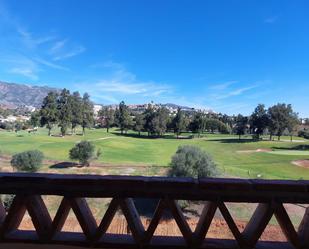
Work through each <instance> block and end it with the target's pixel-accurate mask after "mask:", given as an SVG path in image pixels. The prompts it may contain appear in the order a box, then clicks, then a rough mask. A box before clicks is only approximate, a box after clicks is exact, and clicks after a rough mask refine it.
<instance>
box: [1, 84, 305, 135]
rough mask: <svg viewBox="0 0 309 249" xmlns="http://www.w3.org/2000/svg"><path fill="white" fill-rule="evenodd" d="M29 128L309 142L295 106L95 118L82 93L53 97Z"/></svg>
mask: <svg viewBox="0 0 309 249" xmlns="http://www.w3.org/2000/svg"><path fill="white" fill-rule="evenodd" d="M307 123H308V120H307ZM29 124H31V126H32V127H38V126H41V127H43V126H45V127H46V128H47V129H48V135H51V130H52V128H53V127H55V126H58V127H59V128H60V131H61V135H62V136H65V135H66V133H67V132H68V130H70V131H71V133H72V134H74V133H75V130H76V128H77V127H78V126H80V127H82V130H83V134H84V133H85V129H86V128H91V127H95V126H98V127H104V128H106V129H107V132H108V131H109V129H110V128H111V127H118V128H119V130H120V131H121V133H122V134H123V133H126V132H127V131H128V130H134V131H136V132H137V133H138V134H139V135H141V134H142V132H143V133H147V134H148V136H149V137H155V136H156V137H159V136H163V135H164V134H165V133H167V132H169V133H170V132H174V133H175V135H176V136H177V137H179V136H180V135H181V133H184V132H190V133H191V134H192V136H194V135H195V134H196V135H197V136H198V137H199V136H200V135H201V134H202V133H205V132H211V133H215V132H218V133H226V134H237V135H238V136H239V139H240V138H241V136H242V135H245V134H251V135H252V136H253V138H254V139H256V140H259V139H260V137H261V135H269V138H270V139H272V138H273V136H277V137H278V139H279V140H280V137H281V136H282V135H290V136H291V139H292V135H296V133H297V132H299V135H300V136H303V137H307V136H308V131H306V130H304V129H303V130H301V131H298V130H297V127H298V126H299V124H300V120H299V118H298V115H297V113H295V112H294V111H293V109H292V106H291V105H290V104H283V103H278V104H276V105H274V106H271V107H269V108H268V109H266V108H265V106H264V105H263V104H259V105H258V106H257V107H256V108H255V109H254V111H253V112H252V114H251V115H250V116H243V115H241V114H238V115H236V116H235V115H233V116H228V115H226V114H221V113H219V114H217V113H204V112H200V111H195V112H185V111H183V110H181V109H178V110H177V112H176V113H171V112H170V111H169V110H168V109H167V108H166V107H164V106H160V105H153V104H149V105H148V106H147V108H146V109H145V110H144V111H143V112H142V113H141V112H137V111H133V110H131V109H129V107H128V106H127V105H126V104H125V103H124V102H123V101H122V102H121V103H120V104H119V105H118V107H117V108H115V109H113V108H111V107H108V106H104V107H103V108H102V109H101V110H100V111H99V112H98V115H97V116H96V117H95V115H94V110H93V103H92V102H91V101H90V96H89V95H88V94H87V93H85V94H84V95H83V96H81V95H80V94H79V92H73V93H72V94H71V93H70V91H69V90H67V89H63V90H62V91H61V92H60V93H56V92H50V93H49V94H48V95H47V96H46V97H45V98H44V100H43V104H42V107H41V109H40V110H39V111H36V112H34V113H32V115H31V119H30V122H29ZM9 125H10V126H9ZM22 125H24V126H22ZM11 126H14V128H15V131H18V130H20V129H22V127H25V124H21V123H20V122H16V124H8V127H9V128H11ZM0 128H1V124H0Z"/></svg>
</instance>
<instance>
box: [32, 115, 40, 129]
mask: <svg viewBox="0 0 309 249" xmlns="http://www.w3.org/2000/svg"><path fill="white" fill-rule="evenodd" d="M40 122H41V116H40V112H38V111H35V112H33V113H31V117H30V124H31V126H32V127H33V128H35V127H39V126H40Z"/></svg>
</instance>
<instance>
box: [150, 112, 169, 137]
mask: <svg viewBox="0 0 309 249" xmlns="http://www.w3.org/2000/svg"><path fill="white" fill-rule="evenodd" d="M168 122H169V112H168V110H167V109H166V108H165V107H160V108H159V109H158V110H156V112H155V113H154V115H153V116H152V120H151V122H150V132H151V134H152V135H157V136H163V135H164V133H165V132H166V129H167V123H168Z"/></svg>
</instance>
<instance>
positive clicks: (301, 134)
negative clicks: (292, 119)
mask: <svg viewBox="0 0 309 249" xmlns="http://www.w3.org/2000/svg"><path fill="white" fill-rule="evenodd" d="M298 136H299V137H303V138H306V139H309V131H307V130H301V131H299V132H298Z"/></svg>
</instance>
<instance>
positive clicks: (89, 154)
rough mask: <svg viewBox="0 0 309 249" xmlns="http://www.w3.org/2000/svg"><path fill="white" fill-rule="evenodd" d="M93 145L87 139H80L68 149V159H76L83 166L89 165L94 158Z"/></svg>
mask: <svg viewBox="0 0 309 249" xmlns="http://www.w3.org/2000/svg"><path fill="white" fill-rule="evenodd" d="M94 151H95V146H94V144H93V143H91V142H89V141H81V142H79V143H78V144H76V145H75V146H74V147H73V148H72V149H71V150H70V159H72V160H78V161H79V163H80V164H81V165H83V166H89V164H90V160H91V159H93V158H94Z"/></svg>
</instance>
